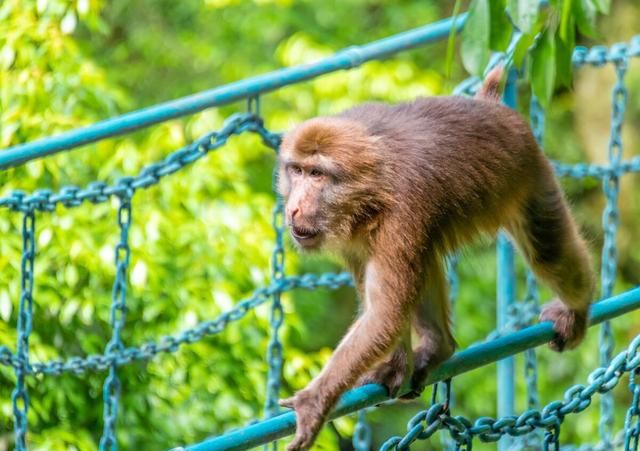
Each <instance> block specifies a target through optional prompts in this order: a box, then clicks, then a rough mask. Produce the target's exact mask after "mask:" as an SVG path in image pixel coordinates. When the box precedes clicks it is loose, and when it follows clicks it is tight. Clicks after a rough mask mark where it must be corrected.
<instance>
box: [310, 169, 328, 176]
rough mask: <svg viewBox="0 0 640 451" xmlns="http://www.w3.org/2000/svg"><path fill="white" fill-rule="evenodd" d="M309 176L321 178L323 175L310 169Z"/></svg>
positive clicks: (317, 170) (318, 170) (316, 170)
mask: <svg viewBox="0 0 640 451" xmlns="http://www.w3.org/2000/svg"><path fill="white" fill-rule="evenodd" d="M309 175H310V176H311V177H321V176H323V175H324V173H323V172H322V171H321V170H320V169H311V170H310V171H309Z"/></svg>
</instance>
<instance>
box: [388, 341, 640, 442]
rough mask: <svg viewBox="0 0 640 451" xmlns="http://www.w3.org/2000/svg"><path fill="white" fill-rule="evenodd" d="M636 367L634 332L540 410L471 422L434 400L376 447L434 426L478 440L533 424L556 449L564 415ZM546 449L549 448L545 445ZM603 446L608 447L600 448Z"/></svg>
mask: <svg viewBox="0 0 640 451" xmlns="http://www.w3.org/2000/svg"><path fill="white" fill-rule="evenodd" d="M638 368H640V335H638V336H636V337H635V338H634V339H633V341H632V342H631V344H630V345H629V347H628V348H627V349H626V350H624V351H622V352H621V353H620V354H618V355H617V356H616V357H615V358H613V359H612V360H611V362H610V363H609V365H608V366H606V367H600V368H597V369H596V370H594V371H592V372H591V374H589V377H588V383H587V385H582V384H578V385H574V386H572V387H570V388H569V389H568V390H567V391H565V394H564V398H563V400H562V401H553V402H551V403H549V404H547V405H546V406H545V407H544V408H543V409H542V410H538V409H529V410H527V411H525V412H524V413H522V414H521V415H520V416H513V415H508V416H504V417H501V418H497V419H494V418H490V417H481V418H478V419H477V420H476V421H475V423H473V424H472V423H471V422H470V421H469V420H468V419H466V418H464V417H460V416H456V417H452V416H450V415H448V412H447V411H448V408H447V406H446V403H445V404H441V403H434V404H432V405H431V407H430V408H429V409H427V410H423V411H421V412H418V414H416V415H415V416H414V417H413V418H412V419H411V420H409V423H408V425H407V433H406V434H405V435H404V436H396V437H391V438H389V439H388V440H387V441H386V442H385V443H384V444H383V445H382V447H381V448H380V450H381V451H388V450H391V449H393V450H406V449H408V446H409V445H410V444H412V443H414V442H415V441H417V440H426V439H428V438H430V437H431V436H432V435H433V434H434V433H435V432H436V431H437V430H438V429H446V430H448V431H449V433H450V434H451V437H452V438H453V439H454V440H456V441H458V442H463V443H465V444H466V443H467V442H470V441H471V439H473V438H474V437H478V438H479V439H480V441H482V442H496V441H498V440H500V438H501V437H502V436H504V435H510V436H512V437H519V436H523V435H525V434H529V433H530V432H532V431H533V430H535V429H536V428H540V429H544V430H547V431H548V432H547V435H546V437H545V441H546V444H543V446H550V445H553V446H554V447H556V448H551V449H559V448H557V446H559V442H558V440H559V433H558V432H559V428H560V425H561V424H562V422H563V421H564V419H565V417H566V416H567V415H569V414H572V413H579V412H582V411H583V410H585V409H586V408H587V407H589V406H590V405H591V403H592V398H593V396H594V395H595V394H596V393H599V394H605V393H608V392H610V391H611V390H613V388H614V387H616V386H617V385H618V383H619V381H620V379H621V378H622V376H623V375H624V374H625V373H628V372H632V371H635V370H636V369H638ZM547 449H549V448H547ZM603 449H612V448H611V447H609V448H603Z"/></svg>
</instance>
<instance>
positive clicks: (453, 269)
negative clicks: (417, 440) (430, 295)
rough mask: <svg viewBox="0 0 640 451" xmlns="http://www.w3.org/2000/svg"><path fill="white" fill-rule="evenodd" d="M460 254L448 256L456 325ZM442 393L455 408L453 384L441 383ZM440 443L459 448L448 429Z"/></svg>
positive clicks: (447, 450) (447, 448) (445, 447)
mask: <svg viewBox="0 0 640 451" xmlns="http://www.w3.org/2000/svg"><path fill="white" fill-rule="evenodd" d="M459 257H460V256H459V254H458V253H455V254H452V255H450V256H449V258H447V282H448V284H449V308H450V309H451V324H452V325H455V320H456V299H458V293H459V292H460V276H459V274H458V262H459V260H460V258H459ZM439 385H440V393H439V396H441V397H442V398H444V399H446V400H447V404H448V406H449V409H451V408H453V406H454V404H455V398H454V394H453V391H451V384H439ZM440 443H441V444H442V449H443V451H455V450H457V449H459V446H458V443H456V442H455V441H454V440H453V439H452V438H451V435H450V434H447V433H446V431H444V430H443V431H440Z"/></svg>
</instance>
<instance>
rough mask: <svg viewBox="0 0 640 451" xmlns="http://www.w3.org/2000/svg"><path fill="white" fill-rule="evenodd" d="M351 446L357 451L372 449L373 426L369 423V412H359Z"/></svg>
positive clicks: (363, 410)
mask: <svg viewBox="0 0 640 451" xmlns="http://www.w3.org/2000/svg"><path fill="white" fill-rule="evenodd" d="M351 444H352V445H353V449H354V450H355V451H369V450H370V449H371V426H369V423H368V422H367V410H366V409H362V410H361V411H359V412H358V421H356V427H355V429H354V430H353V437H352V438H351Z"/></svg>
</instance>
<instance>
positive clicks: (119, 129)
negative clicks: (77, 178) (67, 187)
mask: <svg viewBox="0 0 640 451" xmlns="http://www.w3.org/2000/svg"><path fill="white" fill-rule="evenodd" d="M466 17H467V16H466V13H464V14H460V15H459V16H458V17H456V18H448V19H444V20H441V21H439V22H434V23H432V24H428V25H425V26H423V27H419V28H415V29H413V30H409V31H406V32H404V33H399V34H396V35H393V36H390V37H388V38H385V39H380V40H379V41H374V42H371V43H369V44H366V45H362V46H353V47H348V48H346V49H344V50H341V51H339V52H337V53H336V54H335V55H333V56H331V57H329V58H326V59H323V60H321V61H319V62H317V63H311V64H303V65H299V66H294V67H291V68H286V69H280V70H277V71H274V72H269V73H268V74H264V75H260V76H257V77H252V78H248V79H245V80H241V81H237V82H234V83H230V84H227V85H224V86H221V87H218V88H214V89H211V90H209V91H203V92H200V93H197V94H193V95H190V96H187V97H183V98H180V99H176V100H172V101H170V102H166V103H161V104H159V105H155V106H152V107H149V108H145V109H142V110H138V111H133V112H131V113H128V114H124V115H122V116H118V117H115V118H113V119H108V120H106V121H102V122H98V123H96V124H93V125H90V126H88V127H84V128H80V129H76V130H72V131H70V132H66V133H62V134H60V135H58V136H54V137H51V138H46V139H42V140H39V141H34V142H30V143H27V144H22V145H18V146H15V147H10V148H7V149H5V150H3V151H1V152H0V169H5V168H8V167H12V166H16V165H19V164H21V163H24V162H26V161H30V160H33V159H35V158H41V157H44V156H46V155H51V154H54V153H57V152H60V151H62V150H66V149H72V148H74V147H78V146H82V145H84V144H89V143H92V142H95V141H99V140H101V139H105V138H109V137H112V136H118V135H123V134H125V133H130V132H132V131H134V130H139V129H141V128H145V127H148V126H150V125H153V124H158V123H160V122H164V121H167V120H170V119H175V118H178V117H181V116H186V115H189V114H193V113H197V112H198V111H202V110H204V109H206V108H210V107H214V106H220V105H225V104H228V103H231V102H234V101H236V100H241V99H248V98H252V97H256V96H257V95H259V94H264V93H266V92H269V91H273V90H275V89H278V88H281V87H283V86H287V85H291V84H295V83H300V82H302V81H305V80H309V79H312V78H315V77H318V76H320V75H324V74H328V73H331V72H335V71H339V70H344V69H352V68H354V67H357V66H359V65H361V64H363V63H365V62H367V61H371V60H375V59H380V58H384V57H387V56H390V55H393V54H395V53H398V52H401V51H405V50H408V49H412V48H415V47H419V46H421V45H425V44H428V43H430V42H434V41H437V40H440V39H444V38H446V37H447V36H448V35H449V31H450V30H451V27H452V26H455V27H456V29H458V30H460V29H461V28H462V26H463V25H464V22H465V20H466Z"/></svg>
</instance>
